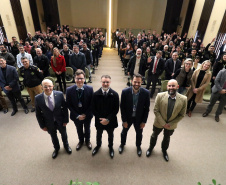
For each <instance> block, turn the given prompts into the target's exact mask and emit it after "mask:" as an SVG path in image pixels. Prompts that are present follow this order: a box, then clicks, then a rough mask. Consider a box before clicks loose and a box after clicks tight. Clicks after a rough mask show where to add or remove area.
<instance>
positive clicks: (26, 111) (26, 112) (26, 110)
mask: <svg viewBox="0 0 226 185" xmlns="http://www.w3.org/2000/svg"><path fill="white" fill-rule="evenodd" d="M31 111H32V109H31ZM24 112H25V114H28V112H29V110H28V109H24ZM33 112H34V111H33Z"/></svg>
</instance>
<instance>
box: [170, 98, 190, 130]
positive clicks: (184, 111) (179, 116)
mask: <svg viewBox="0 0 226 185" xmlns="http://www.w3.org/2000/svg"><path fill="white" fill-rule="evenodd" d="M181 103H182V108H181V111H180V112H179V114H178V115H177V117H176V118H175V119H174V120H172V121H170V122H169V123H168V124H169V125H170V126H172V125H174V124H176V123H178V122H179V121H181V120H182V118H183V117H184V116H185V114H186V110H187V98H186V97H185V98H183V101H182V102H181Z"/></svg>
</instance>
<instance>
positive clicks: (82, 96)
mask: <svg viewBox="0 0 226 185" xmlns="http://www.w3.org/2000/svg"><path fill="white" fill-rule="evenodd" d="M84 82H85V73H84V71H83V70H81V69H78V70H77V71H76V72H75V83H76V85H73V86H71V87H69V88H67V92H66V102H67V106H68V109H69V110H70V111H71V114H70V118H71V120H72V121H74V123H75V126H76V128H77V133H78V138H79V143H78V145H77V147H76V150H77V151H78V150H79V149H80V148H81V147H82V146H83V143H84V141H85V142H86V146H87V147H88V149H89V150H91V149H92V144H91V143H90V123H91V119H92V117H93V114H92V110H91V109H92V108H91V102H92V97H93V88H92V87H91V86H88V85H84ZM83 129H84V130H85V131H83Z"/></svg>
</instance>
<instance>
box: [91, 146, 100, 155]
mask: <svg viewBox="0 0 226 185" xmlns="http://www.w3.org/2000/svg"><path fill="white" fill-rule="evenodd" d="M99 149H100V146H96V147H95V148H94V149H93V152H92V155H93V156H94V155H96V153H97V152H98V151H99Z"/></svg>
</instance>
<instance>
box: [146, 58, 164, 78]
mask: <svg viewBox="0 0 226 185" xmlns="http://www.w3.org/2000/svg"><path fill="white" fill-rule="evenodd" d="M155 58H156V57H155V56H153V57H151V60H152V61H151V62H150V63H148V64H147V66H148V68H149V71H148V76H151V75H152V74H153V73H152V70H153V69H154V62H155ZM164 69H165V61H164V60H163V59H162V58H160V59H159V60H158V64H157V67H156V73H155V74H156V75H157V76H160V75H161V74H162V72H163V71H164Z"/></svg>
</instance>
